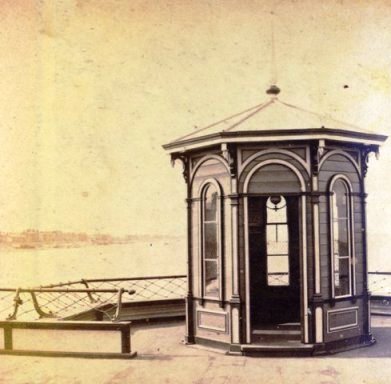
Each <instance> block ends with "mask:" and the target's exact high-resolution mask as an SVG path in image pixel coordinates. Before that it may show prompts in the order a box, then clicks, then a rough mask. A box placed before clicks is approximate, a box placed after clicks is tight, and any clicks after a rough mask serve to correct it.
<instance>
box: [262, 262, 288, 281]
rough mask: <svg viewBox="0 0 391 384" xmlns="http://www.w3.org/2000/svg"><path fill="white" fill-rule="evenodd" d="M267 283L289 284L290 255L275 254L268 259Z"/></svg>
mask: <svg viewBox="0 0 391 384" xmlns="http://www.w3.org/2000/svg"><path fill="white" fill-rule="evenodd" d="M267 284H268V285H289V257H288V255H287V256H273V257H268V259H267Z"/></svg>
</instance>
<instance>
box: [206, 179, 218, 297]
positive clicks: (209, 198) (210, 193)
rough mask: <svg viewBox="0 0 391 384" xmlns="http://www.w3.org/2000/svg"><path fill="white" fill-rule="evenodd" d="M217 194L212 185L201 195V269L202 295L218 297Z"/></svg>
mask: <svg viewBox="0 0 391 384" xmlns="http://www.w3.org/2000/svg"><path fill="white" fill-rule="evenodd" d="M219 201H220V200H219V194H218V191H217V188H216V186H215V185H213V184H211V183H210V184H207V186H206V187H205V189H204V191H203V194H202V256H203V257H202V269H203V274H202V275H203V277H202V280H203V281H202V284H203V293H204V296H206V297H216V298H219V297H220V257H221V256H220V254H221V246H220V242H221V241H220V237H221V235H220V209H219Z"/></svg>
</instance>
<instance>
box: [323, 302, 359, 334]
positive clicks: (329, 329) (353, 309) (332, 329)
mask: <svg viewBox="0 0 391 384" xmlns="http://www.w3.org/2000/svg"><path fill="white" fill-rule="evenodd" d="M349 313H353V314H354V321H353V322H350V323H346V324H341V325H335V326H332V325H331V324H330V323H331V316H338V315H342V314H349ZM352 328H358V307H350V308H340V309H332V310H329V311H327V333H332V332H339V331H342V330H345V329H352Z"/></svg>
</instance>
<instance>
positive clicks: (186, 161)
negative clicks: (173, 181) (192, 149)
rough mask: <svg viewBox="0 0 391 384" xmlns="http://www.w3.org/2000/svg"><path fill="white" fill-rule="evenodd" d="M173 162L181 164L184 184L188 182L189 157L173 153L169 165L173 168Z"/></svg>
mask: <svg viewBox="0 0 391 384" xmlns="http://www.w3.org/2000/svg"><path fill="white" fill-rule="evenodd" d="M175 160H180V161H181V162H182V166H183V170H182V175H183V178H184V179H185V182H186V184H188V182H189V175H190V172H189V164H190V162H189V157H188V156H186V155H184V154H181V153H173V154H172V155H171V164H172V165H173V166H174V165H175Z"/></svg>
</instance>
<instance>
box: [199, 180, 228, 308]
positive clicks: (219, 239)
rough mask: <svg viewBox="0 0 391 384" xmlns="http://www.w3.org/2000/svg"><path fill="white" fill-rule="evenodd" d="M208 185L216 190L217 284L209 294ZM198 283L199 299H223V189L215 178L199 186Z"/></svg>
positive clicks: (220, 300)
mask: <svg viewBox="0 0 391 384" xmlns="http://www.w3.org/2000/svg"><path fill="white" fill-rule="evenodd" d="M210 186H213V187H214V189H215V190H216V192H217V204H216V227H217V229H216V231H217V261H216V264H217V284H218V295H216V296H210V295H208V294H207V292H206V281H205V277H206V272H205V271H206V261H207V260H206V259H205V255H206V252H205V224H206V223H205V220H204V218H205V197H206V193H207V191H208V189H209V187H210ZM200 191H201V193H200V269H201V273H200V280H201V281H200V283H201V287H200V288H201V299H207V300H211V301H219V302H220V303H222V300H223V297H224V295H223V275H222V273H223V225H222V221H223V204H222V202H223V198H224V197H223V191H222V188H221V186H220V184H219V183H218V182H217V181H216V180H215V179H208V180H205V182H204V183H203V184H202V186H201V188H200Z"/></svg>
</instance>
